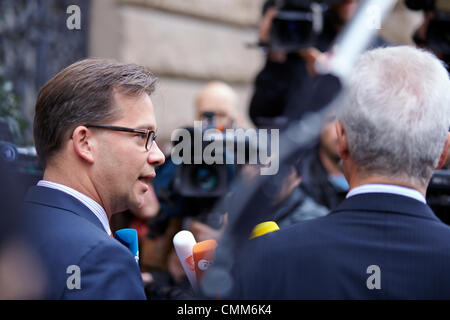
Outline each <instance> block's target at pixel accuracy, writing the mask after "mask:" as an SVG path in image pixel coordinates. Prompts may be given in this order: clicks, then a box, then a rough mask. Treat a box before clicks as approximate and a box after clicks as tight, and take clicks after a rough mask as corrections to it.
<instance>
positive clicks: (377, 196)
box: [331, 193, 440, 221]
mask: <svg viewBox="0 0 450 320" xmlns="http://www.w3.org/2000/svg"><path fill="white" fill-rule="evenodd" d="M341 211H381V212H387V213H394V214H402V215H409V216H415V217H420V218H425V219H432V220H436V221H440V220H439V219H438V218H437V217H436V215H435V214H434V213H433V211H432V210H431V208H430V207H429V206H428V205H426V204H424V203H422V202H420V201H418V200H416V199H413V198H410V197H407V196H402V195H397V194H391V193H363V194H358V195H355V196H352V197H349V198H347V199H346V200H345V201H344V202H342V203H341V204H340V205H339V206H338V207H337V208H336V209H334V210H333V211H332V212H331V213H339V212H341Z"/></svg>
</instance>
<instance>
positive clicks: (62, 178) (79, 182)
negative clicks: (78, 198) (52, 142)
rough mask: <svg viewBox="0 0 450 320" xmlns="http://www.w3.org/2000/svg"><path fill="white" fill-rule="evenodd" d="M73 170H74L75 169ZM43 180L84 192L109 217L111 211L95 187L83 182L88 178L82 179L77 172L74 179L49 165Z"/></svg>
mask: <svg viewBox="0 0 450 320" xmlns="http://www.w3.org/2000/svg"><path fill="white" fill-rule="evenodd" d="M74 171H75V172H76V170H74ZM43 180H45V181H49V182H54V183H59V184H62V185H64V186H66V187H69V188H72V189H74V190H76V191H78V192H80V193H82V194H84V195H85V196H87V197H89V198H91V199H92V200H94V201H95V202H97V203H98V204H99V205H101V206H102V207H103V208H104V209H105V211H106V213H107V215H108V219H110V218H111V213H110V212H109V210H107V208H106V207H105V204H104V203H103V201H102V199H101V198H100V196H99V195H98V193H97V192H96V190H95V187H94V186H93V185H92V184H91V183H89V182H83V181H89V179H84V178H83V177H82V176H80V174H77V179H76V180H75V179H72V175H70V174H65V173H61V172H60V170H58V169H57V168H52V167H49V168H46V169H45V171H44V176H43Z"/></svg>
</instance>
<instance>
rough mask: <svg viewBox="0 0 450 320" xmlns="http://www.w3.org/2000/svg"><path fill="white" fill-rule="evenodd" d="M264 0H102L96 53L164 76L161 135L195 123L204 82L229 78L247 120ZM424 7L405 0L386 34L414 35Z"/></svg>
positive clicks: (93, 19)
mask: <svg viewBox="0 0 450 320" xmlns="http://www.w3.org/2000/svg"><path fill="white" fill-rule="evenodd" d="M263 2H264V1H263V0H189V1H186V0H115V1H111V0H95V1H92V3H91V10H90V14H91V15H90V41H89V55H90V56H95V57H109V58H115V59H118V60H121V61H125V62H135V63H138V64H143V65H146V66H148V67H149V68H150V69H151V70H152V71H153V72H154V73H155V74H156V75H157V76H158V78H159V79H160V82H159V87H158V90H157V92H156V94H155V96H154V98H153V100H154V103H155V106H156V115H157V120H158V123H159V127H160V132H159V137H161V138H162V140H163V142H164V143H168V142H169V141H170V134H171V132H172V130H174V129H175V128H177V127H180V126H185V125H192V124H193V120H194V102H195V95H196V93H197V92H198V90H199V89H200V88H201V87H202V86H203V85H204V84H205V83H206V82H207V81H210V80H222V81H225V82H227V83H228V84H230V85H231V86H232V87H233V88H234V89H235V90H236V91H237V93H238V96H239V110H240V111H241V113H242V114H243V116H244V119H245V121H246V123H247V125H251V123H250V121H249V120H248V111H247V110H248V104H249V100H250V98H251V94H252V82H253V80H254V77H255V76H256V74H257V72H258V71H259V70H260V69H261V68H262V66H263V63H264V56H263V53H262V51H261V50H259V49H257V48H248V44H251V43H255V42H256V41H257V25H258V21H259V19H260V14H261V8H262V4H263ZM420 19H421V15H420V14H415V13H412V12H411V11H409V10H406V9H405V8H404V5H403V2H402V1H399V3H398V4H397V7H396V9H395V11H394V12H393V13H392V15H391V17H390V18H389V19H388V20H387V21H386V23H385V24H384V25H383V27H382V30H381V34H382V35H383V36H384V37H385V38H387V39H388V40H390V41H392V42H394V43H411V41H410V39H411V37H410V35H411V33H412V31H413V29H414V28H415V27H416V26H417V24H418V23H420Z"/></svg>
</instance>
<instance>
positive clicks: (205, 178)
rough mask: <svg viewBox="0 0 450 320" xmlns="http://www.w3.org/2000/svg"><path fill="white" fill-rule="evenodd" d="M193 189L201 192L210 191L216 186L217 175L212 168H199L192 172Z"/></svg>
mask: <svg viewBox="0 0 450 320" xmlns="http://www.w3.org/2000/svg"><path fill="white" fill-rule="evenodd" d="M192 175H193V177H192V178H193V179H192V181H193V183H194V185H195V187H197V188H199V189H200V190H202V191H212V190H214V189H215V188H216V187H217V185H218V181H219V179H218V173H217V170H216V169H215V168H214V167H213V166H201V167H198V168H196V169H195V170H193V171H192Z"/></svg>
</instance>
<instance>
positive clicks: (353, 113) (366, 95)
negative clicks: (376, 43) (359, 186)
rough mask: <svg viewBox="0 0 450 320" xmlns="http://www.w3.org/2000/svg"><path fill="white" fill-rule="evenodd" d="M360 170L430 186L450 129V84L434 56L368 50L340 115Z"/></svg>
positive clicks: (399, 50) (404, 49)
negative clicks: (429, 183) (430, 180)
mask: <svg viewBox="0 0 450 320" xmlns="http://www.w3.org/2000/svg"><path fill="white" fill-rule="evenodd" d="M338 120H339V121H340V122H341V124H342V126H343V128H344V129H345V132H346V135H347V142H348V148H349V152H350V155H351V157H352V160H353V161H354V163H355V165H356V166H357V169H358V172H359V173H360V174H364V175H373V174H376V175H381V176H386V177H390V178H395V179H397V180H398V181H404V182H405V183H408V184H413V185H419V186H422V187H423V186H426V185H427V184H428V182H429V179H430V177H431V175H432V173H433V169H434V168H436V166H437V164H438V161H439V158H440V155H441V153H442V151H443V148H444V145H445V141H446V138H447V133H448V130H449V126H450V81H449V76H448V73H447V71H446V70H445V68H444V66H443V65H442V63H441V62H440V61H439V60H438V59H437V58H436V57H435V56H433V55H432V54H431V53H428V52H425V51H422V50H419V49H415V48H412V47H407V46H400V47H390V48H380V49H375V50H372V51H369V52H366V53H365V54H364V55H363V56H362V57H361V59H360V60H359V62H358V63H357V65H356V67H355V70H354V73H353V75H352V77H351V79H350V81H349V84H348V91H347V92H346V95H345V99H344V103H343V106H342V108H341V109H340V110H339V111H338Z"/></svg>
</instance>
